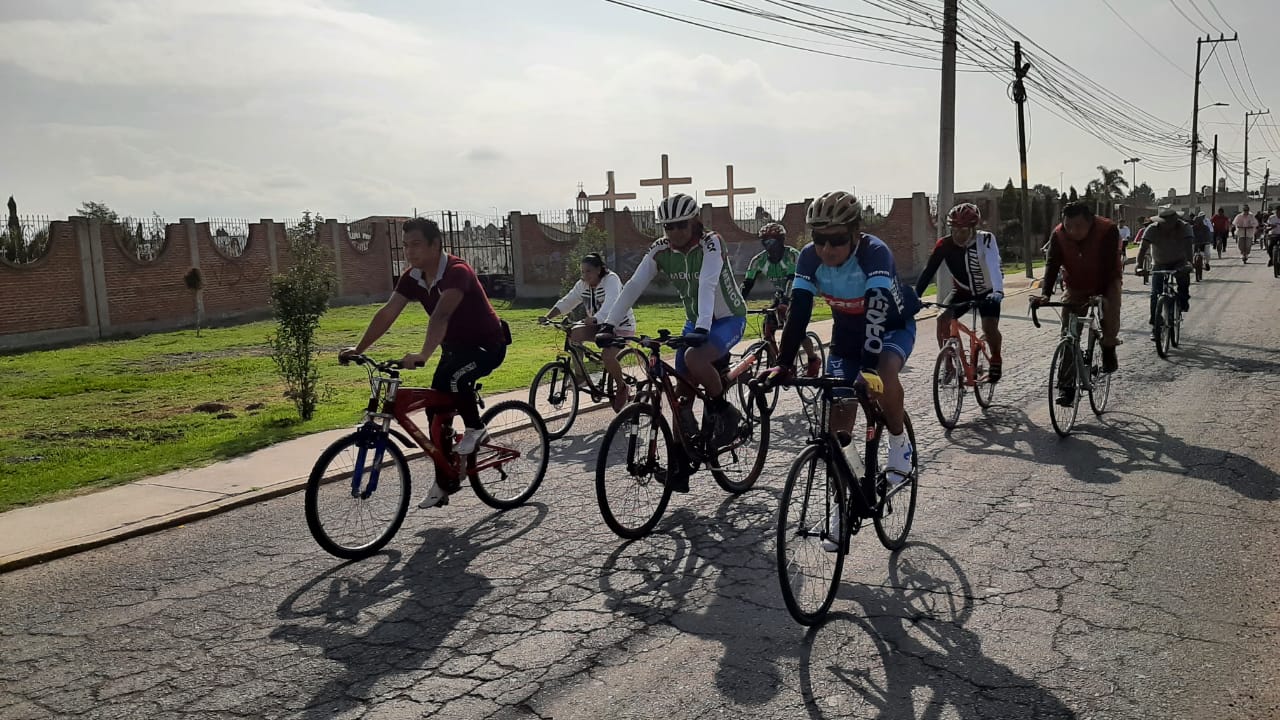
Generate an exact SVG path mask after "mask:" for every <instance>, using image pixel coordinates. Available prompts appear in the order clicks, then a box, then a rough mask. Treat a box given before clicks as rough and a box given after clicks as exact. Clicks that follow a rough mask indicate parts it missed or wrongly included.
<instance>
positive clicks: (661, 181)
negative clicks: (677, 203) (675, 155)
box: [640, 154, 693, 198]
mask: <svg viewBox="0 0 1280 720" xmlns="http://www.w3.org/2000/svg"><path fill="white" fill-rule="evenodd" d="M669 173H670V170H668V169H667V156H666V155H665V154H664V155H663V156H662V177H660V178H650V179H648V180H641V181H640V187H661V188H662V197H664V198H667V197H671V186H672V185H692V184H693V178H691V177H679V178H673V177H671V176H670V174H669Z"/></svg>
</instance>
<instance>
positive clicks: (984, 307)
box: [942, 292, 1000, 320]
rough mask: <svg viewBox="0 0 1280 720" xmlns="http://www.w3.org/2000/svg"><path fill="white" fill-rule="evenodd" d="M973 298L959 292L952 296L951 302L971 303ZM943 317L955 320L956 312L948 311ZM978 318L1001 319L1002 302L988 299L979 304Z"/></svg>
mask: <svg viewBox="0 0 1280 720" xmlns="http://www.w3.org/2000/svg"><path fill="white" fill-rule="evenodd" d="M972 299H973V296H972V295H970V294H968V293H962V292H957V293H955V294H954V295H952V296H951V302H953V303H962V302H969V301H970V300H972ZM942 317H948V318H954V317H956V313H955V311H954V310H946V311H945V312H943V314H942ZM978 317H981V318H995V319H997V320H999V319H1000V301H999V300H992V299H990V298H987V299H985V300H982V301H980V302H979V303H978Z"/></svg>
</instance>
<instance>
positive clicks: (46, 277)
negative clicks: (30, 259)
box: [0, 221, 89, 335]
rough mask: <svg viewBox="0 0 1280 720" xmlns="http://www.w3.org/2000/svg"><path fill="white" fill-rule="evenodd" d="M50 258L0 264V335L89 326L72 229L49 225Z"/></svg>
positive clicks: (67, 225)
mask: <svg viewBox="0 0 1280 720" xmlns="http://www.w3.org/2000/svg"><path fill="white" fill-rule="evenodd" d="M49 243H50V244H49V254H48V255H45V257H44V258H43V259H42V260H40V261H38V262H37V263H35V264H34V265H29V266H23V267H20V268H18V267H12V266H10V265H8V264H6V263H5V262H3V261H0V335H8V334H11V333H26V332H34V331H37V330H59V329H63V328H73V327H79V326H83V325H88V324H89V318H88V317H87V314H86V310H87V307H88V305H87V303H86V302H85V295H84V275H83V272H82V270H81V258H80V243H79V241H78V240H77V239H76V233H75V226H74V225H72V224H71V223H69V222H65V221H55V222H52V223H50V224H49Z"/></svg>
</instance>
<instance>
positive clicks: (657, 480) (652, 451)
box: [596, 403, 672, 540]
mask: <svg viewBox="0 0 1280 720" xmlns="http://www.w3.org/2000/svg"><path fill="white" fill-rule="evenodd" d="M642 433H646V434H647V435H648V437H647V438H640V437H639V436H640V435H641V434H642ZM659 439H661V441H662V443H663V444H664V447H665V450H664V451H659V450H658V449H657V448H656V444H657V441H658V440H659ZM617 440H622V441H623V442H624V443H625V445H624V447H623V452H624V454H623V467H622V469H623V470H625V471H626V472H627V474H628V475H629V476H631V477H632V479H633V482H632V485H634V486H635V487H636V488H637V489H638V490H639V491H641V492H643V494H645V495H646V496H647V498H653V497H654V495H655V493H654V491H655V490H656V491H657V492H656V495H657V497H656V499H655V500H653V501H652V509H649V510H647V511H642V512H641V513H640V516H641V520H640V522H638V523H636V524H626V522H624V521H622V520H619V519H618V515H619V513H616V512H614V504H615V501H617V502H620V501H621V499H622V497H621V496H622V495H623V494H624V493H623V492H610V489H609V486H608V483H609V479H610V478H609V474H610V470H611V469H615V468H612V467H611V466H610V463H609V459H610V457H611V453H610V449H611V448H612V446H613V445H614V443H615V441H617ZM640 441H644V442H646V444H647V445H650V446H653V447H647V448H646V455H651V456H647V457H646V458H645V459H644V460H643V461H642V462H640V463H637V462H635V458H634V457H633V455H632V453H633V452H634V450H635V449H636V444H637V442H640ZM671 450H672V444H671V427H670V426H669V425H668V424H667V420H666V418H664V417H662V415H660V414H658V413H657V412H656V411H655V409H654V408H653V406H652V405H644V404H640V403H632V404H630V405H628V406H626V407H625V408H623V409H622V412H620V413H618V415H617V417H615V418H614V419H613V421H612V422H610V423H609V427H608V429H607V430H605V433H604V439H603V440H602V441H601V443H600V453H599V455H597V457H596V503H597V504H598V505H599V506H600V515H601V517H603V518H604V522H605V524H606V525H608V526H609V529H610V530H612V531H613V532H614V534H616V535H618V536H619V537H621V538H625V539H627V540H635V539H637V538H642V537H644V536H645V535H648V534H649V533H650V532H652V531H653V528H654V526H655V525H657V524H658V520H660V519H661V518H662V513H663V512H665V511H666V509H667V503H669V502H670V501H671V488H670V487H669V486H668V485H667V484H666V483H665V482H664V481H663V478H664V476H665V474H666V473H669V472H671V460H672V452H671ZM659 454H661V455H665V457H659ZM633 467H634V468H636V469H638V470H639V471H640V472H641V473H647V474H646V475H641V477H640V481H639V482H635V481H634V480H635V477H636V476H635V475H633V474H632V469H633ZM611 497H613V498H614V500H611V499H610V498H611Z"/></svg>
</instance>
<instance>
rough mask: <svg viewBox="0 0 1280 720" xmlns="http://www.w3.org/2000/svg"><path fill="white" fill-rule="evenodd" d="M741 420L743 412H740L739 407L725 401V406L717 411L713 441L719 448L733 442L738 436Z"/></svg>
mask: <svg viewBox="0 0 1280 720" xmlns="http://www.w3.org/2000/svg"><path fill="white" fill-rule="evenodd" d="M741 422H742V413H740V412H738V408H736V407H734V406H733V405H730V404H729V403H725V404H724V407H723V408H721V409H720V410H719V411H717V412H716V413H715V423H714V428H715V429H714V430H713V432H712V435H711V441H712V443H714V444H715V446H716V447H718V448H722V447H724V446H726V445H730V444H732V443H733V441H734V440H735V439H737V437H738V425H739V424H740V423H741Z"/></svg>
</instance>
